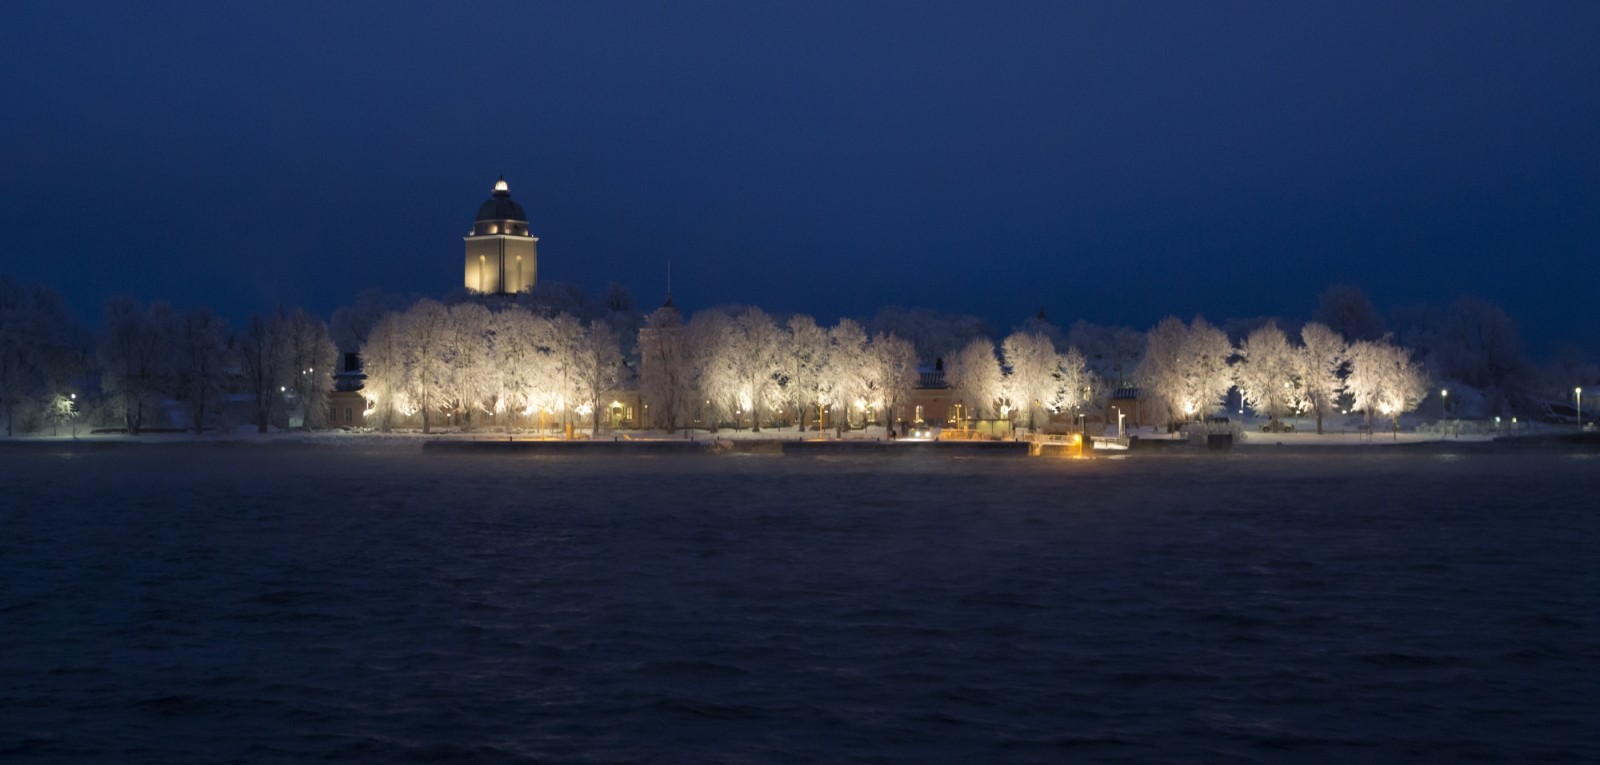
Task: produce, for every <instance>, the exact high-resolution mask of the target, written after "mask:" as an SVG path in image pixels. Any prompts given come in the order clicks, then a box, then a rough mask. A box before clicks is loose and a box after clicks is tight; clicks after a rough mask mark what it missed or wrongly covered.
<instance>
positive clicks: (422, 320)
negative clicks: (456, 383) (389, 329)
mask: <svg viewBox="0 0 1600 765" xmlns="http://www.w3.org/2000/svg"><path fill="white" fill-rule="evenodd" d="M401 327H402V328H403V331H402V336H403V337H404V342H403V343H402V344H401V348H402V349H403V352H404V353H405V363H404V365H403V368H404V369H405V373H406V374H405V377H404V378H403V380H402V382H401V385H402V389H403V390H404V391H405V394H406V398H407V399H408V400H409V401H411V402H413V403H414V404H415V405H416V408H417V411H419V412H421V413H422V432H423V433H431V432H432V430H433V410H434V408H435V407H444V406H447V405H448V404H449V402H450V383H451V380H450V378H451V369H450V360H451V355H452V353H451V346H450V340H451V335H452V334H453V328H452V326H451V324H450V310H449V309H448V308H445V307H444V305H443V304H441V303H440V302H439V301H437V300H431V299H426V298H425V299H423V300H419V301H417V303H416V305H413V306H411V309H410V310H408V311H406V312H405V314H404V316H403V317H402V319H401Z"/></svg>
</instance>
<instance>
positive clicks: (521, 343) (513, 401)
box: [490, 305, 549, 421]
mask: <svg viewBox="0 0 1600 765" xmlns="http://www.w3.org/2000/svg"><path fill="white" fill-rule="evenodd" d="M492 318H493V322H494V348H495V362H494V368H493V370H492V371H493V374H492V375H491V376H490V381H491V385H492V388H493V400H494V402H495V404H494V408H495V412H496V414H506V415H508V416H509V417H510V418H511V419H512V420H513V421H514V420H515V418H516V417H517V416H518V415H522V416H527V415H532V414H534V413H535V411H536V409H538V408H539V407H541V406H543V397H542V394H541V393H540V392H539V391H540V390H542V389H544V388H546V387H548V386H547V385H546V384H545V380H544V374H543V372H544V370H543V366H544V355H545V354H544V351H543V350H542V349H544V348H547V347H548V346H549V341H548V340H547V339H546V336H547V335H548V334H549V331H548V330H549V321H547V320H546V319H544V318H543V317H540V316H535V315H534V314H533V313H532V312H531V311H529V310H528V309H526V308H523V307H522V306H515V305H514V306H507V307H506V308H504V309H502V310H500V311H497V312H495V313H494V315H493V317H492Z"/></svg>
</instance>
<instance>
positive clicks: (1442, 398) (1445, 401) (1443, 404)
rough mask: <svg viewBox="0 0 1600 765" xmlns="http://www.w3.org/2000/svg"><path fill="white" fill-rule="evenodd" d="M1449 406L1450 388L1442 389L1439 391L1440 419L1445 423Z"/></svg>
mask: <svg viewBox="0 0 1600 765" xmlns="http://www.w3.org/2000/svg"><path fill="white" fill-rule="evenodd" d="M1449 404H1450V390H1449V389H1448V388H1440V389H1439V419H1440V420H1441V421H1443V420H1444V418H1445V412H1446V411H1447V410H1448V409H1449Z"/></svg>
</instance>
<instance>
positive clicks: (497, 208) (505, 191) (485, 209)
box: [474, 175, 528, 223]
mask: <svg viewBox="0 0 1600 765" xmlns="http://www.w3.org/2000/svg"><path fill="white" fill-rule="evenodd" d="M474 220H475V221H480V220H514V221H521V222H523V223H527V222H528V214H527V213H525V212H523V211H522V205H519V204H517V203H516V202H515V201H514V200H512V199H511V187H510V186H507V185H506V178H505V176H503V175H502V176H500V180H498V181H496V182H495V184H494V196H492V197H489V201H487V202H484V203H483V206H482V207H479V208H478V217H477V218H475V219H474Z"/></svg>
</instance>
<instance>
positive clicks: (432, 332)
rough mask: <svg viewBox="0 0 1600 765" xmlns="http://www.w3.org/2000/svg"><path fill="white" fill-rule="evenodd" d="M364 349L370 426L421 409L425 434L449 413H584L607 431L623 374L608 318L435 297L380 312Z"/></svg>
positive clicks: (467, 419) (476, 418) (469, 417)
mask: <svg viewBox="0 0 1600 765" xmlns="http://www.w3.org/2000/svg"><path fill="white" fill-rule="evenodd" d="M361 356H362V359H363V363H364V371H365V372H366V374H367V381H366V386H365V387H364V388H363V390H362V395H363V396H365V397H366V399H367V402H368V414H367V422H368V424H370V425H373V426H375V427H378V428H380V429H384V430H387V429H389V428H390V427H392V426H393V425H394V424H395V422H396V419H397V417H398V416H407V417H409V416H412V415H417V416H419V417H420V418H421V420H422V430H423V432H424V433H427V432H431V431H432V429H433V426H434V423H435V422H438V421H441V420H442V421H446V422H451V423H453V424H458V425H460V426H462V427H466V428H472V427H478V426H481V425H483V424H494V423H501V424H507V425H509V424H510V423H512V422H513V421H514V420H515V418H516V417H533V418H537V419H538V420H539V421H541V422H542V421H543V420H544V418H546V417H551V416H553V417H556V418H559V419H560V420H561V421H562V422H563V423H567V422H571V420H570V418H571V417H573V416H584V415H588V416H590V417H591V425H592V427H593V429H594V430H595V431H598V430H599V428H600V409H601V401H600V396H601V394H602V393H604V392H605V391H606V390H609V389H611V388H612V387H614V386H615V385H616V384H617V382H618V381H619V380H620V379H621V376H622V373H623V360H622V353H621V351H620V350H619V349H618V345H617V338H616V335H615V334H614V333H613V332H612V331H611V329H610V327H609V326H607V325H606V324H605V323H604V322H601V321H590V322H588V323H584V322H582V321H580V320H578V319H576V318H574V317H573V316H571V315H569V314H566V313H558V314H556V315H554V316H551V317H546V316H542V315H540V314H537V313H535V312H533V311H531V310H529V309H527V308H524V307H522V306H519V305H507V306H505V307H504V308H503V309H502V310H498V311H491V310H489V309H488V308H487V307H485V306H484V305H482V304H480V303H477V302H463V303H457V304H455V305H453V306H445V305H444V304H442V303H439V302H438V301H435V300H431V299H424V300H420V301H418V302H417V303H416V304H414V305H412V306H411V307H410V308H408V309H406V310H404V311H400V312H392V313H388V314H385V315H384V316H383V317H382V318H380V319H379V320H378V321H377V323H376V324H375V325H374V326H373V328H372V331H371V333H370V337H369V338H368V340H367V342H366V344H365V345H363V346H361Z"/></svg>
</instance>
